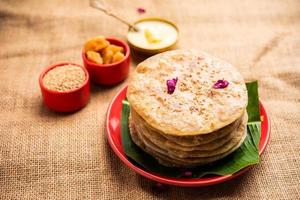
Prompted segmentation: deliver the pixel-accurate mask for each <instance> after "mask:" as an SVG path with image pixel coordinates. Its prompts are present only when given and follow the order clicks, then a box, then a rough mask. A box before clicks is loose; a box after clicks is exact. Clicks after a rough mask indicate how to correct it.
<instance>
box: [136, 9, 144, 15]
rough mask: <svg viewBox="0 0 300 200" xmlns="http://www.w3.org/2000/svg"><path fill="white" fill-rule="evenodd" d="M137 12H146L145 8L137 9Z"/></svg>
mask: <svg viewBox="0 0 300 200" xmlns="http://www.w3.org/2000/svg"><path fill="white" fill-rule="evenodd" d="M137 12H138V13H140V14H144V13H145V12H146V9H145V8H137Z"/></svg>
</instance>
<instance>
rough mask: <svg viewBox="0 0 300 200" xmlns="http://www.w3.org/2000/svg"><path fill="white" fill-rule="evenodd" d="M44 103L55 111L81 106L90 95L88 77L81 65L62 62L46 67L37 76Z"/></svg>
mask: <svg viewBox="0 0 300 200" xmlns="http://www.w3.org/2000/svg"><path fill="white" fill-rule="evenodd" d="M39 84H40V88H41V92H42V96H43V101H44V103H45V105H46V106H47V107H48V108H50V109H51V110H54V111H57V112H64V113H66V112H74V111H77V110H79V109H81V108H83V107H84V106H85V105H86V104H87V103H88V101H89V97H90V78H89V73H88V71H87V70H86V69H85V68H84V67H82V66H81V65H78V64H75V63H71V62H62V63H57V64H54V65H51V66H49V67H47V68H46V69H45V70H44V71H43V72H42V73H41V75H40V77H39Z"/></svg>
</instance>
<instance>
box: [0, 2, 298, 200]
mask: <svg viewBox="0 0 300 200" xmlns="http://www.w3.org/2000/svg"><path fill="white" fill-rule="evenodd" d="M107 2H109V5H110V6H111V8H113V10H115V11H116V12H118V13H119V14H120V15H122V16H123V17H124V18H126V19H128V20H131V21H134V20H137V19H138V18H140V17H146V16H161V17H165V18H168V19H170V20H173V21H174V22H176V23H177V24H178V26H179V29H180V42H179V44H178V48H195V49H202V50H205V51H207V52H209V53H211V54H213V55H215V56H218V57H220V58H223V59H225V60H227V61H229V62H231V63H232V64H234V65H235V66H236V67H237V68H238V69H239V70H240V71H241V72H242V73H243V75H244V77H245V79H246V80H254V79H257V80H258V81H259V85H260V88H259V92H260V98H261V101H262V102H263V103H264V105H265V106H266V109H267V111H268V113H269V115H270V117H271V139H270V144H269V146H268V147H267V149H266V152H265V153H264V154H263V156H262V158H261V163H260V164H259V165H257V166H254V167H253V168H252V169H251V170H250V171H249V172H247V173H246V174H244V175H242V176H241V177H239V178H237V179H235V180H231V181H228V182H226V183H223V184H219V185H216V186H210V187H205V188H180V187H174V186H170V187H168V188H167V189H166V190H165V191H164V192H161V193H157V192H155V190H154V188H153V182H151V181H149V180H147V179H145V178H142V177H141V176H139V175H137V174H136V173H134V172H133V171H131V170H130V169H129V168H127V167H126V166H125V165H124V164H123V163H121V161H120V160H119V159H118V158H117V157H116V156H115V155H114V153H113V152H112V150H111V149H110V147H109V145H108V143H107V140H106V137H105V129H104V122H105V114H106V110H107V107H108V104H109V102H110V100H111V99H112V97H113V96H114V95H115V94H116V92H117V91H118V90H119V89H120V88H121V87H122V86H123V85H124V84H126V81H125V82H123V83H121V84H119V85H117V86H114V87H100V86H94V85H93V86H92V91H91V98H90V102H89V104H88V105H87V106H86V107H85V108H84V109H82V110H80V111H79V112H76V113H74V114H69V115H62V114H57V113H54V112H51V111H49V110H48V109H47V108H45V106H44V105H43V103H42V99H41V93H40V90H39V86H38V76H39V74H40V72H41V71H42V69H43V68H44V67H46V66H48V65H50V64H53V63H55V62H58V61H65V60H67V61H72V62H76V63H80V64H81V63H82V60H81V49H82V45H83V43H84V42H85V40H86V39H87V38H89V37H92V36H96V35H105V36H111V35H112V36H116V37H119V38H122V39H124V40H125V36H126V31H127V28H126V26H124V25H123V24H120V23H119V22H118V21H116V20H114V19H112V18H109V17H107V16H105V15H104V14H102V13H101V12H98V11H96V10H94V9H92V8H90V7H89V6H88V1H87V0H86V1H84V0H51V1H39V0H24V1H14V0H11V1H8V0H1V1H0V41H1V43H0V44H1V50H0V199H170V200H171V199H172V200H176V199H299V198H300V191H299V190H300V134H299V128H300V1H297V0H282V1H280V0H265V1H261V0H244V1H240V0H232V1H227V0H201V1H199V0H185V1H182V0H165V1H160V0H149V1H142V0H130V1H129V0H126V1H121V0H110V1H107ZM137 7H143V8H145V9H146V11H147V12H146V14H143V15H141V14H138V13H137V12H136V8H137ZM142 59H143V58H141V57H139V56H137V55H133V56H132V65H131V70H134V68H135V66H136V64H137V63H138V62H140V61H141V60H142Z"/></svg>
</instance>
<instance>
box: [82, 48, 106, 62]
mask: <svg viewBox="0 0 300 200" xmlns="http://www.w3.org/2000/svg"><path fill="white" fill-rule="evenodd" d="M86 57H87V59H88V60H89V61H92V62H94V63H97V64H103V59H102V57H101V55H100V53H98V52H95V51H88V52H86Z"/></svg>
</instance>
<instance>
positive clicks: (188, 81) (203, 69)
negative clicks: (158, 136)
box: [127, 50, 248, 136]
mask: <svg viewBox="0 0 300 200" xmlns="http://www.w3.org/2000/svg"><path fill="white" fill-rule="evenodd" d="M176 77H178V81H177V85H176V89H175V91H174V93H173V94H168V92H167V85H166V81H167V80H169V79H173V78H176ZM220 79H225V80H227V81H228V82H229V85H228V86H227V87H226V88H224V89H214V88H213V85H214V83H216V82H217V81H218V80H220ZM127 98H128V101H129V103H130V105H131V106H132V107H133V108H134V110H135V111H136V112H137V113H138V114H139V115H140V116H141V117H142V118H143V119H144V120H145V121H146V122H147V123H148V124H149V125H150V126H152V127H153V128H155V129H157V130H159V131H161V132H163V133H164V134H167V135H175V136H188V135H191V136H193V135H199V134H208V133H211V132H213V131H216V130H218V129H220V128H222V127H224V126H226V125H228V124H230V123H232V122H234V121H236V120H237V119H239V118H241V116H242V115H243V113H244V111H245V109H246V106H247V100H248V99H247V90H246V85H245V82H244V80H243V77H242V76H241V74H240V73H239V72H238V71H237V70H236V69H235V68H234V67H233V66H232V65H230V64H228V63H226V62H224V61H222V60H219V59H217V58H213V57H212V56H210V55H208V54H206V53H203V52H196V51H191V50H174V51H169V52H164V53H161V54H157V55H155V56H152V57H150V58H148V59H147V60H145V61H143V62H142V63H140V64H139V65H138V66H137V68H136V70H135V72H134V74H133V76H132V78H131V80H130V81H129V84H128V90H127Z"/></svg>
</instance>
